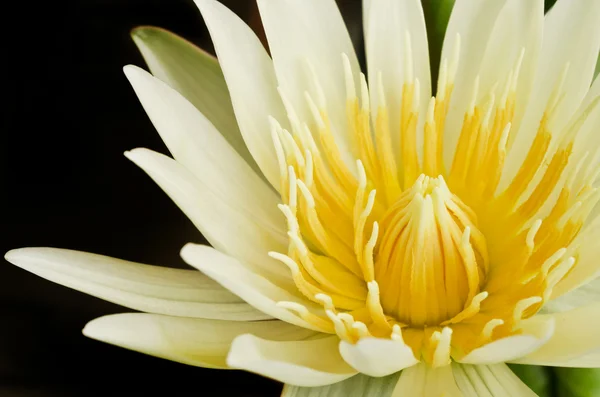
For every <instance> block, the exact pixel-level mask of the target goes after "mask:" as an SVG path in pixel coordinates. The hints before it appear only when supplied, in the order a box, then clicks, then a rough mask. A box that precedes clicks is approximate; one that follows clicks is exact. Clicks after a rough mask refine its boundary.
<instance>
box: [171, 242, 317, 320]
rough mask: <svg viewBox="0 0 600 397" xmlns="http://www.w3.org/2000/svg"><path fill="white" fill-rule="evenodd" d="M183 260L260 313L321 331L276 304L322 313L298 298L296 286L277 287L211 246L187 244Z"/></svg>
mask: <svg viewBox="0 0 600 397" xmlns="http://www.w3.org/2000/svg"><path fill="white" fill-rule="evenodd" d="M181 256H182V257H183V259H184V260H185V261H186V262H187V263H188V264H190V265H192V266H194V267H195V268H197V269H198V270H200V271H202V272H203V273H205V274H206V275H208V276H209V277H211V278H212V279H214V280H215V281H217V282H218V283H219V284H221V285H222V286H223V287H225V288H227V289H228V290H230V291H231V292H233V293H234V294H236V295H238V296H239V297H240V298H242V299H243V300H245V301H246V302H248V303H249V304H251V305H252V306H254V307H255V308H257V309H258V310H260V311H262V312H264V313H267V314H269V315H271V316H273V317H275V318H278V319H280V320H283V321H287V322H289V323H292V324H296V325H298V326H300V327H305V328H310V329H314V330H317V331H321V330H320V329H318V328H315V327H314V326H313V325H311V324H310V323H308V322H306V321H304V320H302V319H300V318H299V317H297V316H296V315H294V314H292V313H290V312H289V311H288V310H286V309H284V308H281V307H279V306H277V302H280V301H288V302H296V303H299V304H301V305H304V306H306V307H309V308H311V310H312V311H313V312H315V311H316V312H319V311H320V310H321V308H320V307H318V306H317V305H316V304H314V303H312V302H310V301H308V300H307V299H306V298H304V297H302V296H299V295H298V292H297V289H295V287H294V286H282V285H281V284H279V285H277V284H274V283H273V282H271V281H269V280H268V279H267V278H265V277H263V276H262V275H261V274H259V273H255V272H253V271H252V270H251V269H249V268H248V267H247V266H244V265H242V264H241V263H240V262H239V261H237V260H236V259H234V258H232V257H228V256H227V255H225V254H222V253H221V252H219V251H217V250H215V249H213V248H211V247H208V246H204V245H196V244H187V245H186V246H185V247H183V249H182V250H181Z"/></svg>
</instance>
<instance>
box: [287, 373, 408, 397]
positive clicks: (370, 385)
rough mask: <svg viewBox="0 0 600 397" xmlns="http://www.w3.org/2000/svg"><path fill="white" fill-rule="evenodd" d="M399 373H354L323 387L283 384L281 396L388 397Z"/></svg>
mask: <svg viewBox="0 0 600 397" xmlns="http://www.w3.org/2000/svg"><path fill="white" fill-rule="evenodd" d="M398 377H399V374H393V375H389V376H385V377H383V378H372V377H370V376H366V375H361V374H359V375H356V376H353V377H352V378H350V379H347V380H345V381H343V382H339V383H335V384H333V385H329V386H323V387H297V386H290V385H285V387H284V388H283V392H282V394H281V397H389V396H391V395H392V392H393V391H394V386H396V383H397V382H398Z"/></svg>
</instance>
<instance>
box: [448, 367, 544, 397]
mask: <svg viewBox="0 0 600 397" xmlns="http://www.w3.org/2000/svg"><path fill="white" fill-rule="evenodd" d="M452 371H453V372H454V379H455V380H456V384H457V385H458V387H459V389H460V391H461V392H462V395H463V397H513V396H519V397H536V394H535V393H534V392H533V391H532V390H531V389H529V388H528V387H527V386H526V385H525V384H524V383H523V382H522V381H521V380H520V379H519V378H518V377H517V376H516V375H515V374H514V373H513V372H512V371H511V370H510V369H509V368H508V367H507V366H506V364H494V365H465V364H456V363H453V364H452Z"/></svg>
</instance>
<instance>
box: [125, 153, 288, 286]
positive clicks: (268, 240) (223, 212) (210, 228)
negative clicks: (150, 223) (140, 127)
mask: <svg viewBox="0 0 600 397" xmlns="http://www.w3.org/2000/svg"><path fill="white" fill-rule="evenodd" d="M126 156H127V157H128V158H129V159H130V160H132V161H133V162H134V163H136V164H137V165H138V166H139V167H140V168H142V169H143V170H144V171H146V172H147V173H148V175H150V177H151V178H152V179H154V181H155V182H156V183H158V185H159V186H160V187H161V188H162V189H163V190H164V191H165V192H166V193H167V194H168V195H169V197H171V199H172V200H173V201H174V202H175V203H176V204H177V205H178V206H179V208H181V209H182V211H183V212H184V213H185V214H186V215H187V216H188V218H190V220H191V221H192V222H193V223H194V224H195V225H196V227H197V228H198V229H199V230H200V231H201V232H202V234H203V235H204V237H206V239H207V240H208V241H209V242H210V243H211V244H212V245H213V246H214V247H216V248H217V249H219V250H221V251H223V252H226V253H228V254H230V255H232V256H234V257H236V258H240V259H241V260H243V261H244V263H245V264H249V265H251V266H254V267H255V268H257V269H261V271H263V272H264V273H265V274H267V275H273V276H278V277H280V278H282V279H289V274H288V273H289V272H288V271H287V269H284V267H285V266H282V265H281V264H280V263H278V262H276V261H275V260H272V259H271V258H269V256H268V255H267V253H268V252H269V251H271V250H275V251H279V252H284V251H281V250H286V249H287V241H286V236H285V234H283V235H282V233H281V232H280V230H275V229H273V228H270V227H269V225H267V224H264V223H263V222H262V221H261V219H259V218H256V216H255V214H252V213H251V212H248V211H246V210H244V209H243V208H239V206H238V205H237V202H239V201H241V200H243V199H244V197H224V196H222V195H220V194H219V192H215V191H214V190H212V187H211V186H210V185H205V184H203V183H202V182H201V181H200V180H198V179H197V178H196V177H195V176H194V175H193V174H192V173H191V172H190V171H188V170H187V169H186V168H185V167H183V166H182V165H181V164H179V163H178V162H176V161H175V160H173V159H171V158H169V157H167V156H163V155H162V154H159V153H156V152H152V151H150V150H146V149H135V150H132V151H131V152H127V153H126Z"/></svg>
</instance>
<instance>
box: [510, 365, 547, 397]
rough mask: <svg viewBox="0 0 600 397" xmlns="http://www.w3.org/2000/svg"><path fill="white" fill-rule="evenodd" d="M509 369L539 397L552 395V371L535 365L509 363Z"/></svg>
mask: <svg viewBox="0 0 600 397" xmlns="http://www.w3.org/2000/svg"><path fill="white" fill-rule="evenodd" d="M508 366H509V367H510V369H511V370H512V371H513V372H514V373H515V375H517V376H518V377H519V378H520V379H521V380H522V381H523V382H524V383H525V384H526V385H527V386H529V388H530V389H531V390H533V391H534V392H535V393H536V394H537V395H538V396H540V397H551V396H552V371H551V370H550V368H548V367H540V366H537V365H516V364H509V365H508Z"/></svg>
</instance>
